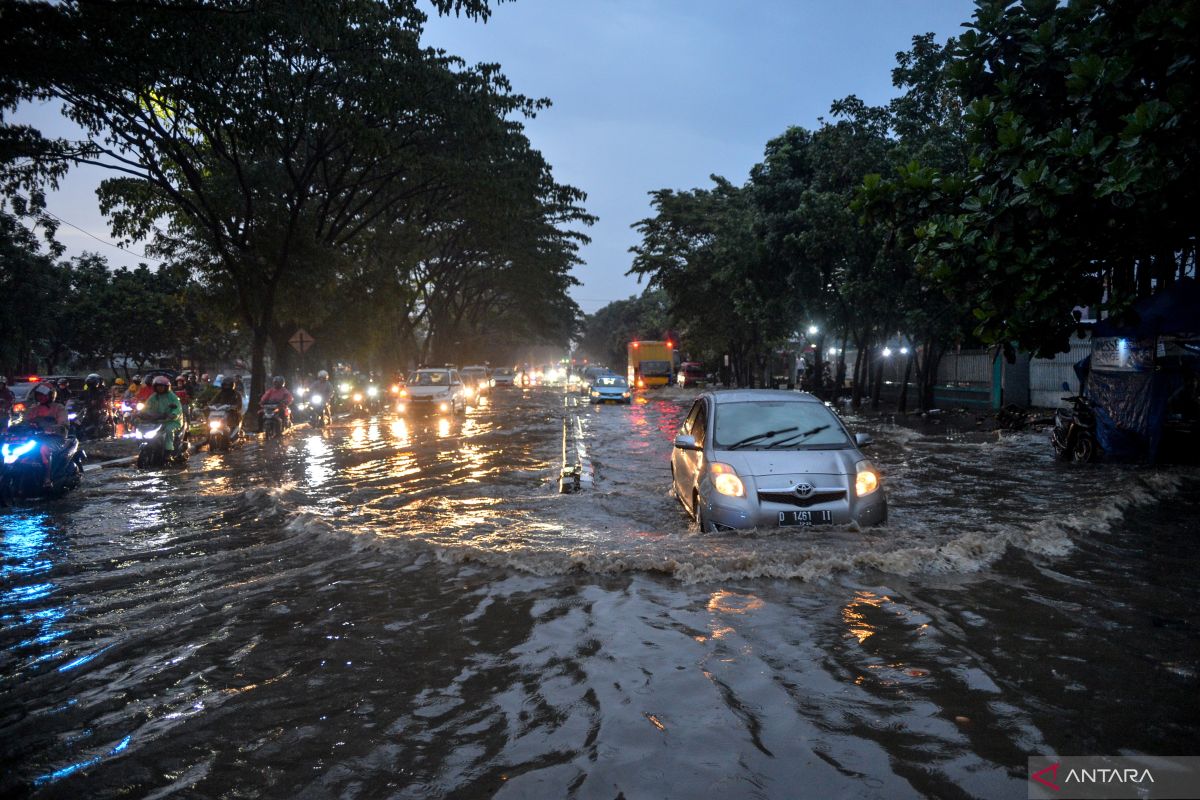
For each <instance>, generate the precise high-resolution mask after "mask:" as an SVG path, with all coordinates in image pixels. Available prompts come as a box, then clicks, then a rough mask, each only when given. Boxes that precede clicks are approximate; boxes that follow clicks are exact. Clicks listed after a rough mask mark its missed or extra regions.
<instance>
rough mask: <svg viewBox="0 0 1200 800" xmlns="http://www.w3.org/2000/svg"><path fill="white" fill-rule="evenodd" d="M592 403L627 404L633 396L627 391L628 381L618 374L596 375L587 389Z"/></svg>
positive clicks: (631, 400)
mask: <svg viewBox="0 0 1200 800" xmlns="http://www.w3.org/2000/svg"><path fill="white" fill-rule="evenodd" d="M588 397H589V399H590V401H591V402H592V403H624V404H625V405H629V404H630V403H632V402H633V397H632V395H631V394H630V392H629V382H628V381H626V380H625V379H624V378H622V377H621V376H620V375H597V376H596V378H595V379H594V380H593V381H592V388H591V389H590V390H589V391H588Z"/></svg>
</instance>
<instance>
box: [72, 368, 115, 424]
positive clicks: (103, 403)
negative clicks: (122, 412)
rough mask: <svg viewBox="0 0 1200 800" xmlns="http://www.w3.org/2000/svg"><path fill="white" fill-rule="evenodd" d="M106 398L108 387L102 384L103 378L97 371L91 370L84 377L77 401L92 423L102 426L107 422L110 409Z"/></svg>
mask: <svg viewBox="0 0 1200 800" xmlns="http://www.w3.org/2000/svg"><path fill="white" fill-rule="evenodd" d="M108 398H109V395H108V387H107V386H105V385H104V379H103V378H101V377H100V376H99V375H98V374H97V373H95V372H93V373H92V374H91V375H88V376H87V378H85V379H84V381H83V391H82V392H80V394H79V402H80V404H81V407H82V410H84V411H86V412H87V416H88V418H89V420H91V421H92V423H93V424H99V425H101V426H103V425H106V424H107V423H108V417H109V414H110V413H111V410H112V406H111V405H110V404H109V399H108Z"/></svg>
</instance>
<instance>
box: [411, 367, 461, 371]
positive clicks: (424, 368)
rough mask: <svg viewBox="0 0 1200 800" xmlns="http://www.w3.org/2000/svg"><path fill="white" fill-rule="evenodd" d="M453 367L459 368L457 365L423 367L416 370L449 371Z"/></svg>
mask: <svg viewBox="0 0 1200 800" xmlns="http://www.w3.org/2000/svg"><path fill="white" fill-rule="evenodd" d="M452 369H457V368H456V367H421V368H420V369H418V370H415V371H416V372H449V371H450V370H452Z"/></svg>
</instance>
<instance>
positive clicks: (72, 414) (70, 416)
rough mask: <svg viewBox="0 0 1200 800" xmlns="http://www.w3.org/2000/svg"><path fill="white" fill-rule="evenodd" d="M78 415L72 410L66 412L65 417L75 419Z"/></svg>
mask: <svg viewBox="0 0 1200 800" xmlns="http://www.w3.org/2000/svg"><path fill="white" fill-rule="evenodd" d="M78 416H79V415H78V414H76V413H75V412H74V411H72V412H71V413H70V414H67V419H75V418H76V417H78Z"/></svg>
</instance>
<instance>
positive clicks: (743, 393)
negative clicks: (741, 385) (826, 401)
mask: <svg viewBox="0 0 1200 800" xmlns="http://www.w3.org/2000/svg"><path fill="white" fill-rule="evenodd" d="M705 394H707V395H708V396H710V397H711V398H712V400H713V402H714V403H716V404H717V405H723V404H725V403H753V402H756V401H767V400H771V401H775V402H785V403H820V402H821V399H820V398H819V397H814V396H813V395H811V394H809V393H808V392H789V391H780V390H779V389H730V390H728V391H723V392H705Z"/></svg>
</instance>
